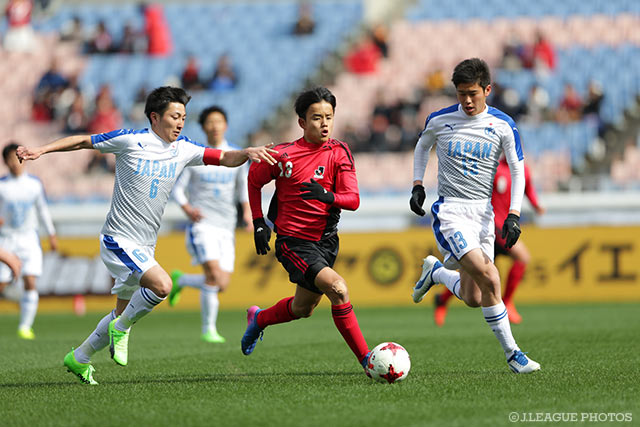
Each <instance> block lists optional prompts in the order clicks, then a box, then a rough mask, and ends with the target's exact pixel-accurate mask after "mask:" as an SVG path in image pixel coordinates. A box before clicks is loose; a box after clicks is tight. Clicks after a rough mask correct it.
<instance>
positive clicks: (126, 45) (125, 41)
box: [116, 23, 147, 53]
mask: <svg viewBox="0 0 640 427" xmlns="http://www.w3.org/2000/svg"><path fill="white" fill-rule="evenodd" d="M146 49H147V43H146V40H145V39H144V36H142V35H141V34H140V33H139V32H138V31H136V30H135V29H134V28H133V25H131V23H126V24H125V26H124V28H123V30H122V39H121V40H120V44H119V45H118V48H117V49H116V50H117V51H118V52H119V53H143V52H145V51H146Z"/></svg>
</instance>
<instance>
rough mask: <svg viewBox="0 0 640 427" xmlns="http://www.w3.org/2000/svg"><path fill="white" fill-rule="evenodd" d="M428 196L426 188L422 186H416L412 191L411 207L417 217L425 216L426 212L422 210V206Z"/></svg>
mask: <svg viewBox="0 0 640 427" xmlns="http://www.w3.org/2000/svg"><path fill="white" fill-rule="evenodd" d="M426 197H427V195H426V194H425V192H424V187H423V186H422V185H420V184H417V185H414V186H413V190H411V198H410V199H409V207H410V208H411V210H412V211H413V212H415V214H416V215H420V216H424V214H425V212H424V209H422V204H423V203H424V199H425V198H426Z"/></svg>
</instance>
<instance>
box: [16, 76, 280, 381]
mask: <svg viewBox="0 0 640 427" xmlns="http://www.w3.org/2000/svg"><path fill="white" fill-rule="evenodd" d="M189 99H190V97H189V96H188V95H187V93H186V92H185V91H184V90H183V89H180V88H174V87H167V86H165V87H160V88H157V89H154V90H153V91H152V92H151V93H150V94H149V96H148V97H147V101H146V105H145V114H146V116H147V118H148V119H149V122H150V123H151V129H142V130H130V129H119V130H114V131H112V132H108V133H102V134H97V135H76V136H68V137H65V138H61V139H59V140H56V141H54V142H52V143H49V144H47V145H45V146H43V147H39V148H33V149H27V148H25V147H19V148H18V150H17V155H18V158H19V159H20V160H35V159H37V158H39V157H40V156H41V155H43V154H45V153H50V152H54V151H71V150H78V149H83V148H87V149H97V150H100V151H101V152H103V153H114V154H115V155H116V176H115V182H114V191H113V197H112V202H111V208H110V210H109V213H108V214H107V219H106V222H105V224H104V226H103V228H102V234H101V236H100V256H101V258H102V260H103V262H104V263H105V265H106V267H107V269H108V270H109V272H110V273H111V275H112V276H113V277H114V278H115V286H114V287H113V289H112V291H111V293H113V294H116V295H117V297H118V298H117V301H116V308H115V309H114V310H113V311H112V312H111V313H109V314H107V315H106V316H105V317H104V318H103V319H102V320H100V322H99V323H98V326H97V327H96V329H95V330H94V331H93V332H92V333H91V335H90V336H89V337H88V338H87V339H86V340H85V341H84V342H83V343H82V345H80V347H78V348H77V349H75V350H72V351H70V352H69V353H68V354H67V355H66V356H65V358H64V365H65V366H66V367H67V369H68V370H69V372H72V373H74V374H75V375H77V376H78V377H79V378H80V380H81V381H82V382H84V383H87V384H97V382H96V381H95V380H94V379H93V372H94V368H93V366H92V365H91V364H90V359H91V356H92V355H93V354H94V353H95V352H96V351H98V350H101V349H103V348H104V347H106V346H107V344H108V345H109V349H110V352H111V357H112V358H113V360H114V361H115V362H116V363H117V364H119V365H122V366H124V365H126V364H127V363H128V342H129V330H130V328H131V325H132V324H133V323H135V322H137V321H138V320H140V319H141V318H142V317H144V316H145V315H147V314H148V313H150V312H151V310H152V309H153V308H154V307H155V306H156V305H158V304H159V303H161V302H162V301H163V300H164V299H165V298H166V297H167V295H168V294H169V292H170V291H171V278H170V277H169V275H168V274H167V273H166V272H165V270H164V269H163V268H162V267H160V265H158V263H157V262H156V260H155V259H154V252H155V244H156V241H157V237H158V229H159V228H160V220H161V218H162V214H163V212H164V208H165V206H166V204H167V200H168V198H169V195H170V193H171V189H172V188H173V185H174V183H175V181H176V179H177V178H178V176H179V175H180V173H181V172H182V170H183V169H184V168H185V167H186V166H197V165H202V164H212V165H220V164H221V165H225V166H229V167H235V166H240V165H241V164H243V163H244V162H246V161H247V159H248V158H250V159H252V160H254V161H256V162H259V161H260V160H266V161H267V162H269V163H273V158H272V157H271V155H270V154H269V153H270V152H273V150H271V149H269V148H267V147H255V148H254V147H250V148H245V149H243V150H239V151H226V152H225V151H221V150H216V149H213V148H205V147H203V146H201V145H198V144H195V143H194V142H193V141H191V140H190V139H188V138H187V137H184V136H182V137H180V132H181V131H182V128H183V126H184V122H185V118H186V110H185V107H186V105H187V103H188V102H189Z"/></svg>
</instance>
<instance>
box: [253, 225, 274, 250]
mask: <svg viewBox="0 0 640 427" xmlns="http://www.w3.org/2000/svg"><path fill="white" fill-rule="evenodd" d="M269 240H271V229H270V228H269V226H268V225H267V223H266V222H264V218H258V219H254V220H253V241H254V242H255V244H256V253H257V254H258V255H266V254H267V252H269V251H270V250H271V248H270V247H269Z"/></svg>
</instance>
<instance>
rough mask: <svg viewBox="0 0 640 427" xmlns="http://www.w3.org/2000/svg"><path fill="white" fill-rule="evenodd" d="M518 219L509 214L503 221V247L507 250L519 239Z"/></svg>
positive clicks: (514, 215)
mask: <svg viewBox="0 0 640 427" xmlns="http://www.w3.org/2000/svg"><path fill="white" fill-rule="evenodd" d="M518 221H520V217H519V216H518V215H516V214H512V213H510V214H509V215H507V219H505V220H504V224H503V225H502V238H503V239H505V244H504V246H505V247H506V248H507V249H509V248H511V247H513V245H515V244H516V242H517V241H518V237H520V233H521V232H522V230H520V224H519V223H518Z"/></svg>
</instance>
